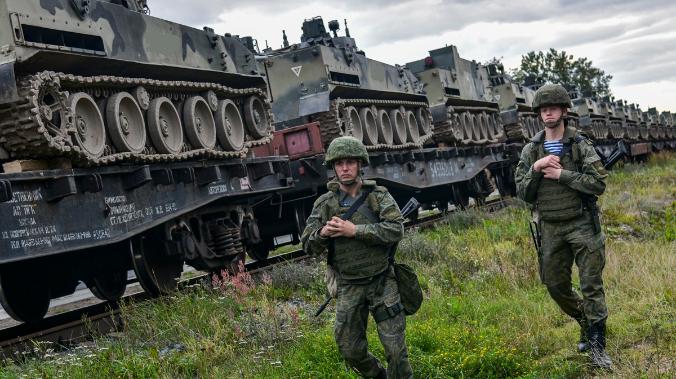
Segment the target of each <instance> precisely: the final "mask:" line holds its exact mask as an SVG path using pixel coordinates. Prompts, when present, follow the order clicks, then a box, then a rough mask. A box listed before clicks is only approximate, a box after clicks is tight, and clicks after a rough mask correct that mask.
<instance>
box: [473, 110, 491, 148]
mask: <svg viewBox="0 0 676 379" xmlns="http://www.w3.org/2000/svg"><path fill="white" fill-rule="evenodd" d="M476 117H477V123H478V124H479V131H480V132H481V134H480V136H479V138H480V139H481V140H483V141H487V140H489V139H491V135H490V134H489V132H488V117H487V116H486V112H482V113H479V114H478V115H477V116H476Z"/></svg>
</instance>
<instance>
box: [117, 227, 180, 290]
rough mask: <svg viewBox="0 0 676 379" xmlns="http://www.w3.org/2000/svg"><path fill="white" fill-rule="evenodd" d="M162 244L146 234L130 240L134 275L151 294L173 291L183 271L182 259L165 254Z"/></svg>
mask: <svg viewBox="0 0 676 379" xmlns="http://www.w3.org/2000/svg"><path fill="white" fill-rule="evenodd" d="M158 242H160V243H158ZM162 245H163V244H162V243H161V241H156V240H155V239H153V238H150V237H147V236H140V237H135V238H133V239H132V240H131V241H130V252H131V258H132V262H133V264H134V271H135V272H136V277H137V278H138V281H139V283H140V284H141V287H143V289H144V290H145V291H146V292H148V293H149V294H150V295H151V296H159V295H163V294H167V293H170V292H172V291H174V290H175V289H176V285H177V283H178V278H179V277H180V276H181V272H182V271H183V259H182V258H181V257H180V256H170V255H167V254H166V252H165V250H164V249H163V248H162Z"/></svg>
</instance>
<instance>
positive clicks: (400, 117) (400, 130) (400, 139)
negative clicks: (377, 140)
mask: <svg viewBox="0 0 676 379" xmlns="http://www.w3.org/2000/svg"><path fill="white" fill-rule="evenodd" d="M390 121H391V122H392V126H393V128H392V131H393V139H394V143H396V144H397V145H401V144H404V143H406V120H404V114H403V113H402V112H401V110H400V109H393V110H391V111H390Z"/></svg>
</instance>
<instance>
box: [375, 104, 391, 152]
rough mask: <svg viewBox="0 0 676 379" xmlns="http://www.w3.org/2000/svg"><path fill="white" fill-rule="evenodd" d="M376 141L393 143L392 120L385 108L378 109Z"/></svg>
mask: <svg viewBox="0 0 676 379" xmlns="http://www.w3.org/2000/svg"><path fill="white" fill-rule="evenodd" d="M377 120H378V142H380V143H385V144H388V145H391V144H393V143H394V132H393V131H392V122H391V120H390V116H389V114H387V111H386V110H383V109H381V110H379V111H378V117H377Z"/></svg>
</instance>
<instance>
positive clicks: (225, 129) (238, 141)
mask: <svg viewBox="0 0 676 379" xmlns="http://www.w3.org/2000/svg"><path fill="white" fill-rule="evenodd" d="M216 108H217V110H216V135H217V136H218V142H219V143H220V144H221V146H223V148H224V149H225V150H228V151H239V150H242V148H244V121H242V115H241V114H240V113H239V109H237V105H235V103H234V102H233V101H232V100H229V99H226V100H221V101H219V102H218V106H217V107H216Z"/></svg>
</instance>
